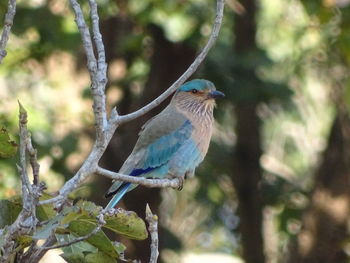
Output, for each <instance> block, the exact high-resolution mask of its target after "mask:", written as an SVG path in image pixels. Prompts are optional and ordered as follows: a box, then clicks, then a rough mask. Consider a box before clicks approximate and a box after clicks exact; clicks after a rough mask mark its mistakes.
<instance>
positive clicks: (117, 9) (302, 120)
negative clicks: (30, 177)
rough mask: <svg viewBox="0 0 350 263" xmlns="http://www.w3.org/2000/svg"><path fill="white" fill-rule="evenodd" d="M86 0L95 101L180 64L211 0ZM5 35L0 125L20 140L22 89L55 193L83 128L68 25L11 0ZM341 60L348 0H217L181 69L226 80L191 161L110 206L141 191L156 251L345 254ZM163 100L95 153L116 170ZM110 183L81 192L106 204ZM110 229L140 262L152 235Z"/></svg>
mask: <svg viewBox="0 0 350 263" xmlns="http://www.w3.org/2000/svg"><path fill="white" fill-rule="evenodd" d="M6 2H7V1H1V2H0V15H1V17H2V18H3V17H4V14H5V11H6V9H7V8H6ZM81 3H82V6H83V7H84V11H85V12H86V14H88V11H89V9H88V4H87V2H86V1H81ZM98 4H99V13H100V16H101V20H100V21H101V24H100V26H101V32H102V35H103V40H104V43H105V48H106V59H107V62H108V77H109V82H108V87H107V91H106V93H107V104H108V109H109V110H110V109H111V108H112V107H114V106H116V107H117V109H118V111H119V113H121V114H125V113H129V112H131V111H133V110H135V109H138V108H139V107H140V106H142V105H145V104H146V103H147V102H150V101H151V100H152V99H154V98H155V97H156V96H157V95H159V94H161V93H162V91H164V90H165V89H166V88H167V87H168V86H169V85H170V84H172V82H173V81H175V80H176V79H177V78H178V77H179V76H180V75H181V74H182V72H183V71H184V70H185V69H186V67H187V66H188V65H189V64H190V63H191V62H192V61H193V59H194V58H195V55H196V54H197V53H198V52H199V51H200V49H201V47H203V45H204V44H205V41H206V39H207V37H208V36H209V34H210V30H211V24H212V21H213V17H214V11H215V2H214V1H212V0H210V1H209V0H172V1H170V0H163V1H160V0H144V1H139V0H129V1H128V0H111V1H107V0H100V1H98ZM1 26H2V24H1ZM12 33H13V34H12V35H11V36H10V41H9V43H8V46H7V51H8V55H7V56H6V58H5V59H4V61H3V64H2V65H1V67H0V127H5V128H6V129H7V130H8V131H9V132H10V137H11V138H12V139H14V140H15V141H18V136H17V134H18V128H17V122H18V120H17V116H18V105H17V99H18V100H20V101H21V103H22V104H23V105H24V107H25V108H26V109H27V110H28V114H29V129H30V131H31V133H32V136H33V141H34V144H35V146H36V147H37V148H38V152H39V162H40V165H41V174H40V177H41V179H42V180H43V181H45V182H46V183H47V186H48V191H49V192H55V191H57V190H58V189H59V188H60V187H61V186H62V184H63V183H64V182H65V180H67V179H68V178H70V177H71V176H72V175H73V174H74V172H75V171H76V170H77V169H78V168H79V165H80V164H81V163H82V161H83V160H84V158H85V157H86V156H87V154H88V153H89V150H90V148H91V145H92V142H93V139H94V127H93V114H92V109H91V106H92V101H91V96H90V89H89V85H90V82H89V76H88V73H87V69H86V66H85V64H86V59H85V55H84V52H83V49H82V45H81V40H80V36H79V33H78V31H77V27H76V25H75V23H74V16H73V14H72V12H71V10H70V7H69V4H68V1H61V0H27V1H19V3H18V9H17V13H16V17H15V21H14V26H13V30H12ZM349 62H350V1H349V0H323V1H315V0H304V1H298V0H278V1H269V0H260V1H254V0H245V1H236V0H227V1H226V10H225V17H224V24H223V27H222V30H221V33H220V36H219V39H218V41H217V44H216V46H215V47H214V48H213V49H212V50H211V52H210V54H209V56H208V57H207V59H206V61H205V62H204V63H203V65H202V66H201V68H200V70H198V72H196V74H195V76H194V77H196V78H205V79H208V80H211V81H213V82H214V83H215V84H216V86H217V89H219V90H221V91H223V92H225V93H226V98H225V99H224V100H222V101H219V102H218V106H217V108H216V112H215V117H216V127H215V132H214V135H213V140H212V143H211V146H210V149H209V153H208V155H207V157H206V159H205V161H204V163H203V164H202V165H201V166H200V168H199V169H198V170H197V173H196V177H195V178H193V179H190V180H187V181H186V183H185V186H184V189H183V190H182V191H181V192H178V191H175V190H172V189H166V190H161V191H160V190H159V189H146V188H142V187H138V189H137V190H135V191H133V192H131V193H129V194H128V195H127V196H126V197H125V198H124V200H123V203H122V206H123V207H125V208H127V209H129V210H134V211H136V212H137V213H138V214H139V215H140V216H144V209H145V204H146V203H150V205H151V208H152V209H153V210H154V211H156V213H157V214H158V215H159V217H160V223H161V229H160V233H159V234H160V250H161V262H165V263H170V262H206V261H205V260H207V261H208V262H213V261H217V262H226V261H227V262H247V263H264V262H271V263H273V262H290V263H294V262H298V263H299V262H332V263H334V262H335V263H341V262H350V260H349V259H350V242H349V240H350V239H349V238H350V235H349V229H348V225H349V219H350V119H349V116H348V110H349V106H350V86H349V70H348V64H349ZM167 102H168V101H167ZM167 102H165V103H163V104H162V105H161V106H160V107H158V108H156V109H155V110H153V111H152V112H150V113H148V114H146V115H145V116H143V117H142V118H139V119H137V120H135V121H133V122H132V123H129V124H127V125H124V126H123V127H120V128H119V129H118V131H117V133H116V134H115V136H114V138H113V140H112V142H111V144H110V146H109V147H108V149H107V151H106V153H105V155H104V157H103V159H102V160H101V165H102V166H103V167H106V168H108V169H112V170H115V171H117V170H118V169H119V168H120V166H121V164H122V163H123V161H124V160H125V159H126V157H127V156H128V154H129V153H130V152H131V150H132V148H133V146H134V143H135V141H136V139H137V133H138V131H139V129H140V127H141V125H142V124H143V123H144V122H145V121H146V120H148V119H149V118H150V117H151V116H153V115H154V114H156V113H157V112H159V111H160V110H161V109H162V107H164V105H166V104H167ZM16 158H17V157H16ZM16 158H10V159H0V197H1V198H2V199H3V198H5V199H7V198H10V197H12V196H14V195H16V194H18V193H19V191H20V181H19V177H18V174H17V172H16V166H15V164H16V162H18V160H17V159H16ZM109 184H110V181H109V180H107V179H106V178H100V177H97V176H96V177H95V178H91V179H90V180H89V181H88V182H87V183H86V187H84V188H82V189H81V191H80V192H79V197H80V198H86V199H89V200H93V201H95V202H96V203H97V204H100V205H104V204H106V203H107V200H105V199H104V198H103V193H104V192H105V191H106V190H107V189H108V186H109ZM115 238H116V239H118V237H115ZM121 241H122V242H123V243H124V244H125V245H126V246H127V247H128V249H127V253H128V254H127V256H128V257H129V258H138V259H141V261H142V262H147V261H148V257H149V241H145V242H141V241H135V242H131V241H129V240H121Z"/></svg>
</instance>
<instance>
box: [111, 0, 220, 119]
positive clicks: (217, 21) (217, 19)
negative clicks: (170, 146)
mask: <svg viewBox="0 0 350 263" xmlns="http://www.w3.org/2000/svg"><path fill="white" fill-rule="evenodd" d="M223 15H224V0H218V1H217V7H216V16H215V22H214V26H213V29H212V32H211V34H210V37H209V40H208V42H207V44H206V45H205V46H204V48H203V49H202V51H201V52H200V53H199V55H198V56H197V58H196V59H195V60H194V61H193V63H192V64H191V65H190V66H189V67H188V69H187V70H186V71H185V72H184V73H183V74H182V75H181V76H180V78H178V79H177V80H176V81H175V82H174V83H173V84H172V85H171V86H170V87H169V88H168V89H167V90H166V91H165V92H164V93H162V94H161V95H160V96H159V97H158V98H156V99H155V100H153V101H152V102H150V103H149V104H147V105H146V106H144V107H142V108H141V109H139V110H137V111H135V112H133V113H129V114H127V115H121V116H118V117H117V118H115V119H114V120H112V121H115V122H117V123H119V124H122V123H125V122H129V121H131V120H134V119H136V118H138V117H140V116H142V115H144V114H146V113H147V112H149V111H150V110H152V109H153V108H155V107H156V106H158V105H159V104H160V103H162V102H163V101H164V100H165V99H166V98H168V97H169V96H170V95H171V94H172V93H173V92H174V91H175V90H176V89H177V88H178V87H180V86H181V85H182V84H183V83H184V82H185V81H186V80H187V79H188V78H189V77H190V76H191V75H192V74H193V73H194V72H195V71H196V70H197V68H198V67H199V66H200V64H201V63H202V62H203V60H204V59H205V57H206V56H207V54H208V52H209V50H210V49H211V48H212V47H213V46H214V44H215V42H216V39H217V38H218V36H219V31H220V28H221V23H222V18H223Z"/></svg>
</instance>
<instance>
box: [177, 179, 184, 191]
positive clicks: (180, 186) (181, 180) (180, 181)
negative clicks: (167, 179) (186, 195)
mask: <svg viewBox="0 0 350 263" xmlns="http://www.w3.org/2000/svg"><path fill="white" fill-rule="evenodd" d="M177 180H178V182H179V185H178V187H177V190H178V191H181V190H182V188H183V187H184V182H185V178H184V177H182V176H180V177H177Z"/></svg>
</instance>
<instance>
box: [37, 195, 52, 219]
mask: <svg viewBox="0 0 350 263" xmlns="http://www.w3.org/2000/svg"><path fill="white" fill-rule="evenodd" d="M50 198H52V196H50V195H49V194H46V193H43V194H42V196H41V197H40V201H42V200H47V199H50ZM36 216H37V217H38V219H39V220H40V221H45V220H49V219H50V218H53V217H55V216H56V211H55V209H54V206H53V204H46V205H41V206H38V207H37V209H36Z"/></svg>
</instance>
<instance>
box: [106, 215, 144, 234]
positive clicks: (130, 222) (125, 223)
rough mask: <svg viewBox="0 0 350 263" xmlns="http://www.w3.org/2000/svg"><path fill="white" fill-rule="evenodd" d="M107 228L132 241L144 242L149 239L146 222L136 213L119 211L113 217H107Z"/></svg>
mask: <svg viewBox="0 0 350 263" xmlns="http://www.w3.org/2000/svg"><path fill="white" fill-rule="evenodd" d="M105 220H106V224H105V225H104V227H105V228H108V229H110V230H112V231H113V232H116V233H118V234H121V235H124V236H126V237H128V238H131V239H136V240H144V239H146V238H147V237H148V232H147V229H146V224H145V222H144V221H143V220H142V219H141V218H139V217H138V216H137V214H136V213H135V212H131V211H125V210H122V209H118V210H117V212H116V213H115V214H114V215H112V216H107V215H106V216H105Z"/></svg>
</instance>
